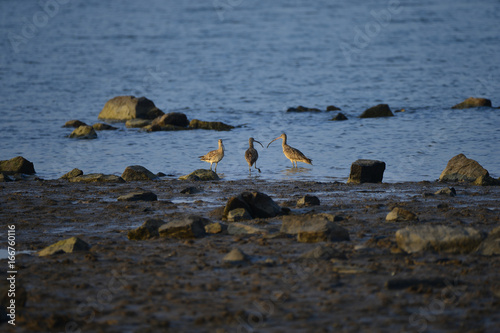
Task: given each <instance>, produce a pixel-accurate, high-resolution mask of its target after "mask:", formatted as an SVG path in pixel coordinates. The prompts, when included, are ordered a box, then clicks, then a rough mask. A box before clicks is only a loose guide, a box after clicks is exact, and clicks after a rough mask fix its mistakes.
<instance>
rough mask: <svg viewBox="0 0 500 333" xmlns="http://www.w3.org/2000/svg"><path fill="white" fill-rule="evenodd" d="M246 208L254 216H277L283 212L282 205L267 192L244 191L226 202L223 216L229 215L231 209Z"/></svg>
mask: <svg viewBox="0 0 500 333" xmlns="http://www.w3.org/2000/svg"><path fill="white" fill-rule="evenodd" d="M237 208H244V209H245V210H246V211H247V212H248V213H249V214H250V215H251V217H252V218H268V217H275V216H277V215H279V214H280V213H281V207H280V206H279V205H278V204H277V203H276V202H274V200H273V199H272V198H271V197H270V196H268V195H267V194H265V193H261V192H255V191H254V192H243V193H241V194H240V195H238V196H236V197H231V198H229V200H228V201H227V203H226V207H225V208H224V213H223V216H224V218H227V217H228V214H229V212H230V211H232V210H235V209H237Z"/></svg>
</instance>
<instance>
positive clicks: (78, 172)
mask: <svg viewBox="0 0 500 333" xmlns="http://www.w3.org/2000/svg"><path fill="white" fill-rule="evenodd" d="M81 175H83V171H82V170H80V169H77V168H74V169H73V170H71V171H70V172H68V173H66V174H64V175H63V176H62V177H61V179H71V178H74V177H78V176H81Z"/></svg>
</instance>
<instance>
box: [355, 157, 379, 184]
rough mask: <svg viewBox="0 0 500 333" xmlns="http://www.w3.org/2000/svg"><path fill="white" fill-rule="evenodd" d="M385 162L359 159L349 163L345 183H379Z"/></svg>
mask: <svg viewBox="0 0 500 333" xmlns="http://www.w3.org/2000/svg"><path fill="white" fill-rule="evenodd" d="M384 171H385V162H382V161H376V160H365V159H360V160H357V161H355V162H354V163H353V164H352V165H351V173H350V175H349V179H348V180H347V183H354V184H361V183H380V182H382V179H383V178H384Z"/></svg>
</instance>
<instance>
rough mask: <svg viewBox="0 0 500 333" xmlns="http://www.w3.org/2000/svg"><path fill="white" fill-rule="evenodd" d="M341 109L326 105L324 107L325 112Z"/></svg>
mask: <svg viewBox="0 0 500 333" xmlns="http://www.w3.org/2000/svg"><path fill="white" fill-rule="evenodd" d="M340 110H341V109H340V108H338V107H336V106H335V105H328V106H327V107H326V111H340Z"/></svg>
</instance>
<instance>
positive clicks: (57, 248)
mask: <svg viewBox="0 0 500 333" xmlns="http://www.w3.org/2000/svg"><path fill="white" fill-rule="evenodd" d="M88 249H90V245H89V244H87V243H86V242H84V241H83V240H81V239H80V238H78V237H71V238H68V239H64V240H62V241H59V242H57V243H54V244H52V245H50V246H48V247H46V248H44V249H43V250H41V251H40V252H38V255H39V256H40V257H43V256H50V255H53V254H59V253H73V252H75V251H88Z"/></svg>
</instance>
